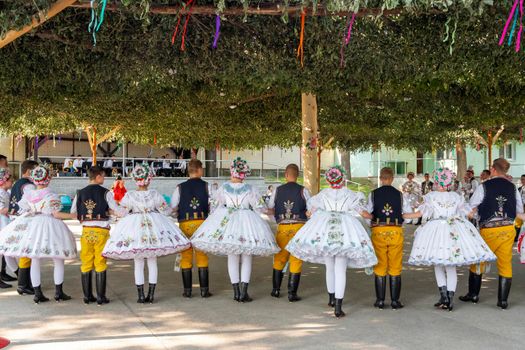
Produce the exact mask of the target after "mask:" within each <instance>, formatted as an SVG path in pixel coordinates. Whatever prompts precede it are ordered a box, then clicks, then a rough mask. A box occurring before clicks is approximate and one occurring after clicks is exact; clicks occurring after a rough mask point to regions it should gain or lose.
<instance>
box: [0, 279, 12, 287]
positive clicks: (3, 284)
mask: <svg viewBox="0 0 525 350" xmlns="http://www.w3.org/2000/svg"><path fill="white" fill-rule="evenodd" d="M11 287H12V285H10V284H7V283H5V282H2V280H0V289H7V288H11Z"/></svg>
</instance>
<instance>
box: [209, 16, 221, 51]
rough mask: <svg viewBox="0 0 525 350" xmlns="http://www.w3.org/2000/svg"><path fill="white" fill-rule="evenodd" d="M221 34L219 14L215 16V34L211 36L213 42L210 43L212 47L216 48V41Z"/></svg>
mask: <svg viewBox="0 0 525 350" xmlns="http://www.w3.org/2000/svg"><path fill="white" fill-rule="evenodd" d="M220 35H221V16H219V15H216V16H215V36H214V37H213V44H212V45H211V47H212V49H216V48H217V42H218V41H219V36H220Z"/></svg>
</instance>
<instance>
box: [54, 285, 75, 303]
mask: <svg viewBox="0 0 525 350" xmlns="http://www.w3.org/2000/svg"><path fill="white" fill-rule="evenodd" d="M67 300H71V297H70V296H69V295H67V294H66V293H64V291H63V290H62V284H55V301H67Z"/></svg>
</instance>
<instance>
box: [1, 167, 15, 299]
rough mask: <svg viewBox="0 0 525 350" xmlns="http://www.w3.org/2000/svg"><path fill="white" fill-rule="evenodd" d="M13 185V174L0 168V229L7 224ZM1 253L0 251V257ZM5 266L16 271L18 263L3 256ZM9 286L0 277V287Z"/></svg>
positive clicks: (9, 286)
mask: <svg viewBox="0 0 525 350" xmlns="http://www.w3.org/2000/svg"><path fill="white" fill-rule="evenodd" d="M11 187H13V176H11V172H10V171H9V169H7V168H0V231H1V230H2V229H3V228H4V227H6V226H7V225H8V224H9V221H10V220H9V214H8V213H9V197H10V195H9V192H8V191H9V189H10V188H11ZM1 258H2V254H1V253H0V259H1ZM4 258H5V261H6V264H7V266H8V267H9V268H10V269H11V270H13V271H16V269H17V267H18V265H17V262H16V259H15V258H12V257H9V256H6V257H4ZM6 288H11V285H10V284H7V283H5V282H4V281H2V280H1V279H0V289H6Z"/></svg>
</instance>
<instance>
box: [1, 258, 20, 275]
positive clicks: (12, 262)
mask: <svg viewBox="0 0 525 350" xmlns="http://www.w3.org/2000/svg"><path fill="white" fill-rule="evenodd" d="M4 258H5V263H6V265H7V268H8V269H9V270H10V271H11V272H13V273H14V272H15V271H16V270H18V262H17V261H16V258H13V257H12V256H4Z"/></svg>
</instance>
